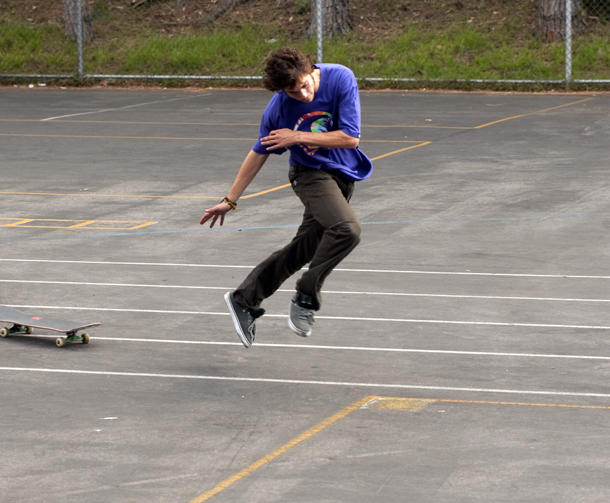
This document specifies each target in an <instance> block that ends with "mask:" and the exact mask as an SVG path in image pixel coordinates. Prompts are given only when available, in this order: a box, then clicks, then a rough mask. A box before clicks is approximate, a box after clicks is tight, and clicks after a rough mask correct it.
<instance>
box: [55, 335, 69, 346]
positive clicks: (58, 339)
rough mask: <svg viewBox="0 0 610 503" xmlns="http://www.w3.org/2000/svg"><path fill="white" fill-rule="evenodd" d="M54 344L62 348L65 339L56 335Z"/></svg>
mask: <svg viewBox="0 0 610 503" xmlns="http://www.w3.org/2000/svg"><path fill="white" fill-rule="evenodd" d="M55 344H56V345H57V347H58V348H63V347H64V346H65V345H66V339H64V338H63V337H58V338H57V339H56V340H55Z"/></svg>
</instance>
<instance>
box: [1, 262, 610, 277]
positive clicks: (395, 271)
mask: <svg viewBox="0 0 610 503" xmlns="http://www.w3.org/2000/svg"><path fill="white" fill-rule="evenodd" d="M0 262H25V263H41V264H74V265H76V264H81V265H107V266H114V265H120V266H137V267H149V266H150V267H195V268H212V269H254V267H255V266H254V265H231V264H193V263H190V264H189V263H179V262H120V261H101V260H55V259H22V258H0ZM333 272H355V273H361V272H368V273H379V274H432V275H449V276H492V277H510V278H561V279H610V276H602V275H599V276H595V275H581V274H529V273H497V272H472V271H416V270H401V269H346V268H336V269H334V270H333Z"/></svg>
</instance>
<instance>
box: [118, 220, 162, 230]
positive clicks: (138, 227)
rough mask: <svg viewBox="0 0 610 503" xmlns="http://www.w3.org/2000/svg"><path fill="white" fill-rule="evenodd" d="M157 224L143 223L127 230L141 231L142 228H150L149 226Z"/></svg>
mask: <svg viewBox="0 0 610 503" xmlns="http://www.w3.org/2000/svg"><path fill="white" fill-rule="evenodd" d="M156 223H157V222H144V223H141V224H139V225H134V226H133V227H129V228H127V229H126V230H128V231H132V230H134V229H141V228H142V227H148V226H149V225H153V224H156Z"/></svg>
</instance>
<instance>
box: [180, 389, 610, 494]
mask: <svg viewBox="0 0 610 503" xmlns="http://www.w3.org/2000/svg"><path fill="white" fill-rule="evenodd" d="M435 402H444V403H468V404H479V405H502V406H509V405H510V406H524V407H568V408H575V409H601V410H608V409H610V407H595V406H586V405H585V406H581V405H563V404H535V403H519V402H484V401H468V400H437V399H434V398H432V399H421V398H395V397H383V396H367V397H365V398H363V399H361V400H358V401H357V402H355V403H353V404H351V405H350V406H348V407H346V408H344V409H343V410H340V411H339V412H337V413H336V414H333V415H332V416H330V417H328V418H327V419H325V420H324V421H322V422H320V423H318V424H317V425H316V426H314V427H313V428H310V429H309V430H307V431H305V432H304V433H301V434H300V435H298V436H297V437H295V438H293V439H292V440H290V441H289V442H287V443H285V444H284V445H282V446H281V447H279V448H278V449H275V450H274V451H272V452H270V453H269V454H267V455H265V456H263V457H262V458H260V459H259V460H258V461H255V462H254V463H252V464H251V465H249V466H248V467H246V468H244V469H243V470H241V471H239V472H237V473H235V474H234V475H231V476H230V477H228V478H226V479H225V480H223V481H222V482H220V483H219V484H217V485H216V486H214V487H213V488H212V489H210V490H208V491H206V492H204V493H203V494H200V495H199V496H197V497H196V498H194V499H192V500H191V501H190V502H189V503H203V502H204V501H207V500H209V499H210V498H212V497H213V496H215V495H216V494H218V493H220V492H222V491H224V490H225V489H227V488H228V487H230V486H232V485H233V484H235V483H236V482H238V481H239V480H241V479H243V478H244V477H246V476H248V475H250V474H251V473H253V472H255V471H256V470H258V469H259V468H261V467H263V466H265V465H266V464H268V463H270V462H271V461H273V460H274V459H276V458H278V457H279V456H281V455H282V454H285V453H286V452H288V451H289V450H291V449H292V448H293V447H296V446H297V445H299V444H300V443H302V442H304V441H306V440H307V439H309V438H312V437H313V436H315V435H317V434H318V433H320V432H321V431H323V430H325V429H326V428H328V427H329V426H332V425H333V424H335V423H336V422H338V421H339V420H341V419H343V418H345V417H347V416H348V415H349V414H351V413H352V412H354V411H356V410H358V409H371V408H376V409H381V410H393V411H410V412H417V411H419V410H421V409H422V408H424V407H425V406H427V405H429V404H431V403H435Z"/></svg>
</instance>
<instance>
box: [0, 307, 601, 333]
mask: <svg viewBox="0 0 610 503" xmlns="http://www.w3.org/2000/svg"><path fill="white" fill-rule="evenodd" d="M8 307H14V308H16V309H60V310H64V311H68V310H71V311H110V312H117V313H148V314H201V315H205V316H229V313H214V312H209V311H169V310H164V309H122V308H109V307H74V306H25V305H19V304H15V305H8ZM265 316H266V317H267V318H288V315H287V314H270V313H265ZM316 318H318V319H319V320H345V321H374V322H393V323H437V324H443V325H475V326H477V325H480V326H492V327H536V328H570V329H587V330H610V326H604V325H551V324H546V323H508V322H498V321H455V320H417V319H407V318H360V317H356V316H352V317H349V316H316Z"/></svg>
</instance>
